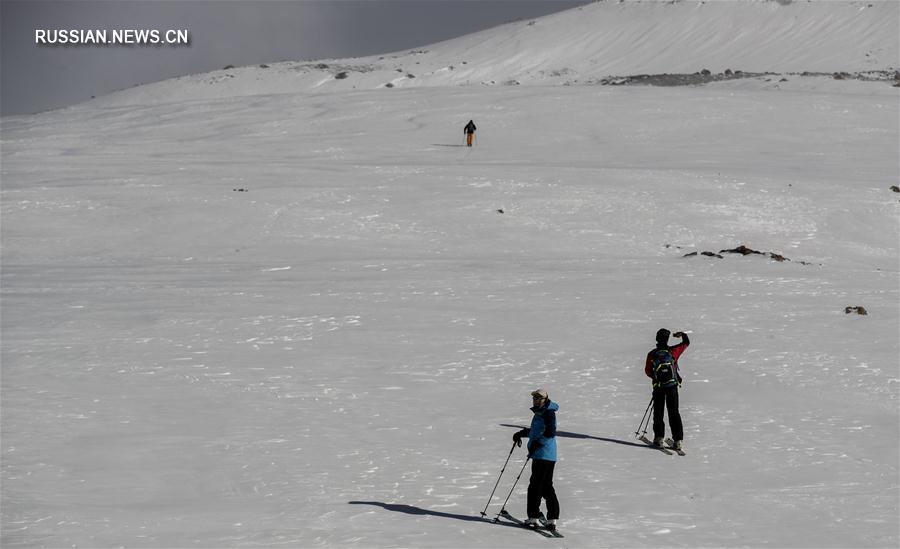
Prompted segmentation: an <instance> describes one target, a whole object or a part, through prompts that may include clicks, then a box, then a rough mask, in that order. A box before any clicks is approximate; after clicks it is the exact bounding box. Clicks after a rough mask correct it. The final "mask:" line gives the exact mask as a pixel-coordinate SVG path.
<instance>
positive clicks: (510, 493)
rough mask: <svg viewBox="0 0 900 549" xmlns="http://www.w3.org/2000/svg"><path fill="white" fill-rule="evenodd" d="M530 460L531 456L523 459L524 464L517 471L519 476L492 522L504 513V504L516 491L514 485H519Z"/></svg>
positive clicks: (497, 520) (496, 520) (498, 519)
mask: <svg viewBox="0 0 900 549" xmlns="http://www.w3.org/2000/svg"><path fill="white" fill-rule="evenodd" d="M530 459H531V456H528V457H527V458H525V463H523V464H522V469H521V470H520V471H519V476H517V477H516V481H515V482H513V485H512V488H510V490H509V495H508V496H506V501H504V502H503V507H501V508H500V512H499V513H497V516H496V517H494V522H499V521H500V515H502V514H503V513H505V512H506V504H507V503H508V502H509V498H510V496H512V493H513V490H515V489H516V484H518V483H519V479H520V478H521V477H522V472H523V471H525V466H526V465H528V460H530Z"/></svg>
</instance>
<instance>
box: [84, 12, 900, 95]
mask: <svg viewBox="0 0 900 549" xmlns="http://www.w3.org/2000/svg"><path fill="white" fill-rule="evenodd" d="M898 35H900V3H898V2H896V1H894V0H862V1H816V2H808V1H805V2H788V3H785V2H775V1H771V0H718V1H687V0H679V1H675V2H673V1H671V0H667V1H662V0H659V1H655V0H650V1H647V0H623V1H619V2H615V1H601V2H595V3H592V4H588V5H585V6H582V7H579V8H575V9H571V10H567V11H564V12H560V13H557V14H552V15H549V16H545V17H542V18H538V19H534V20H528V21H518V22H515V23H510V24H507V25H503V26H500V27H496V28H493V29H488V30H485V31H482V32H479V33H475V34H471V35H467V36H464V37H461V38H458V39H455V40H450V41H446V42H442V43H439V44H434V45H432V46H427V47H422V48H418V49H414V50H411V51H408V52H398V53H394V54H386V55H381V56H374V57H365V58H353V59H338V60H322V61H313V62H306V63H294V62H292V63H276V64H272V65H269V66H266V67H238V68H235V69H228V70H222V71H215V72H212V73H206V74H201V75H194V76H187V77H183V78H179V79H176V81H175V82H163V83H160V84H155V85H148V86H141V87H139V88H135V89H132V90H126V91H123V92H120V93H118V94H112V95H110V96H107V97H105V98H102V99H101V100H99V103H100V104H103V105H128V104H141V105H145V104H151V103H159V102H166V101H171V100H176V99H210V98H217V97H232V96H243V95H259V94H271V93H296V92H298V91H313V92H320V93H329V92H333V91H342V90H362V89H374V88H383V87H386V86H390V87H394V88H404V87H422V86H425V87H445V86H466V85H479V86H481V85H489V86H493V85H513V84H524V85H527V84H533V85H556V84H584V83H596V82H598V81H599V80H600V79H603V78H605V77H608V76H611V75H613V76H625V75H634V74H655V73H695V72H699V71H701V70H703V69H706V70H710V71H712V72H716V73H718V72H723V71H725V70H727V69H731V70H741V71H744V72H776V73H789V72H795V73H800V72H804V71H808V72H814V73H819V72H823V73H833V72H839V71H843V72H860V71H892V70H896V69H898V68H900V40H898V38H897V36H898ZM174 90H177V92H178V96H177V97H172V95H171V94H172V93H173V91H174Z"/></svg>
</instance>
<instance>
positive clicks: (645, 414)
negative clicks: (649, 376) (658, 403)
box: [634, 396, 653, 437]
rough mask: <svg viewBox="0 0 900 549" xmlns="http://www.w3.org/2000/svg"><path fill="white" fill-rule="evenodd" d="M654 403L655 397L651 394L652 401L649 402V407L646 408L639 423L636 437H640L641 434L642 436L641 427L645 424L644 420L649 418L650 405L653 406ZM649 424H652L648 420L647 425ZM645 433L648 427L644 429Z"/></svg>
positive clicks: (635, 433)
mask: <svg viewBox="0 0 900 549" xmlns="http://www.w3.org/2000/svg"><path fill="white" fill-rule="evenodd" d="M652 405H653V397H652V396H651V397H650V403H649V404H647V409H646V410H644V417H642V418H641V423H640V424H639V425H638V428H637V431H635V432H634V436H635V437H639V436H640V434H639V433H640V431H641V427H643V426H644V420H645V419H647V414H648V413H649V412H650V406H652ZM649 425H650V422H649V421H647V426H649ZM644 434H645V435H646V434H647V429H646V428H645V429H644Z"/></svg>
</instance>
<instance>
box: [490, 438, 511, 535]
mask: <svg viewBox="0 0 900 549" xmlns="http://www.w3.org/2000/svg"><path fill="white" fill-rule="evenodd" d="M515 449H516V442H515V441H513V445H512V448H510V449H509V455H508V456H506V463H504V464H503V468H502V469H500V476H499V477H497V482H496V483H495V484H494V489H493V490H491V497H489V498H488V502H487V504H486V505H485V506H484V511H482V512H481V516H482V517H484V516H487V510H488V507H489V506H490V505H491V500H492V499H494V492H496V491H497V486H499V485H500V479H501V478H503V471H506V466H507V465H508V464H509V458H511V457H512V453H513V450H515Z"/></svg>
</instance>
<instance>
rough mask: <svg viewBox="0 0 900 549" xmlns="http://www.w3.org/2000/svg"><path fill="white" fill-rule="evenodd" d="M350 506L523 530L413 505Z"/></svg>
mask: <svg viewBox="0 0 900 549" xmlns="http://www.w3.org/2000/svg"><path fill="white" fill-rule="evenodd" d="M347 503H349V504H350V505H373V506H375V507H381V508H383V509H386V510H388V511H394V512H397V513H406V514H407V515H418V516H428V517H441V518H450V519H455V520H464V521H467V522H486V523H489V524H499V525H501V526H509V527H511V528H521V526H519V525H518V524H510V523H508V522H502V521H498V522H494V521H493V520H491V519H487V518H482V517H479V516H475V515H460V514H456V513H444V512H442V511H432V510H430V509H422V508H421V507H415V506H412V505H403V504H400V503H384V502H381V501H348V502H347Z"/></svg>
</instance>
